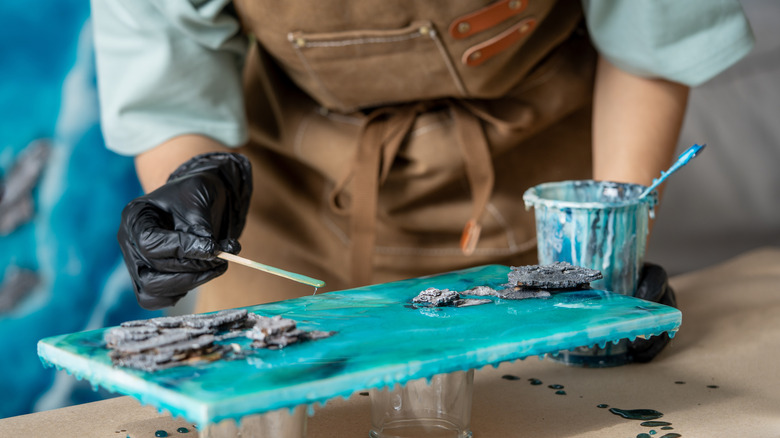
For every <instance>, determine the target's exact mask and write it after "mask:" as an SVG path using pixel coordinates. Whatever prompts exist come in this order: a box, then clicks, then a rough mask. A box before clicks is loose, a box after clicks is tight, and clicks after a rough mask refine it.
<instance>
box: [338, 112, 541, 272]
mask: <svg viewBox="0 0 780 438" xmlns="http://www.w3.org/2000/svg"><path fill="white" fill-rule="evenodd" d="M441 105H446V106H448V107H449V109H450V112H451V114H452V117H453V120H454V121H455V123H456V125H457V130H458V132H459V140H460V141H459V143H460V144H459V149H460V152H461V154H462V156H463V164H464V167H465V171H466V176H467V178H468V182H469V186H470V189H471V197H472V213H471V217H470V218H469V220H468V221H467V223H466V224H465V227H464V229H463V234H462V236H461V242H460V247H461V250H462V251H463V253H464V254H465V255H470V254H472V253H473V252H474V249H475V248H476V246H477V243H478V241H479V235H480V231H481V228H482V227H481V224H480V221H481V219H482V216H483V214H484V212H485V210H486V208H487V205H488V203H489V202H490V197H491V194H492V192H493V185H494V182H495V174H494V170H493V162H492V156H491V152H490V148H489V146H488V142H487V139H486V137H485V132H484V130H483V128H482V121H485V122H487V123H490V124H493V125H495V126H496V127H498V128H499V129H518V128H522V127H525V126H526V125H527V124H528V123H530V121H531V117H530V116H529V117H527V118H521V119H520V120H516V121H512V122H509V121H504V120H500V119H499V118H497V117H495V116H493V115H492V114H490V113H489V112H488V111H486V110H484V109H482V108H480V107H479V106H477V105H474V104H472V103H469V102H466V101H461V100H453V99H448V100H443V101H437V102H421V103H416V104H409V105H403V106H395V107H384V108H379V109H377V110H374V111H373V112H371V113H369V115H368V117H366V118H365V120H364V121H363V125H362V127H361V132H360V136H359V143H358V147H357V148H356V150H355V154H354V157H353V160H352V168H351V170H350V171H349V172H348V173H347V174H346V176H345V177H344V178H343V179H342V180H341V181H339V182H338V183H337V184H336V186H335V187H334V189H333V191H332V192H331V193H330V198H329V202H330V205H331V208H333V209H334V210H335V211H337V212H341V213H347V212H350V213H351V214H350V217H351V220H350V236H351V239H352V256H351V260H350V262H351V277H352V280H353V281H354V282H355V284H361V285H362V284H369V283H371V281H372V278H371V274H372V255H373V252H374V244H375V242H376V220H377V218H376V214H377V202H378V196H379V190H380V187H381V185H382V184H383V183H384V181H385V179H386V178H387V176H388V174H389V173H390V168H391V167H392V164H393V161H394V160H395V157H396V155H397V154H398V151H399V149H400V148H401V146H402V145H403V143H404V140H405V139H406V138H407V136H408V134H409V132H410V131H411V129H412V127H413V126H414V122H415V120H416V119H417V117H418V115H420V114H421V113H423V112H425V111H426V110H428V109H430V108H432V107H435V106H441ZM348 184H351V185H352V198H353V199H352V201H351V202H350V203H349V205H345V204H347V203H346V202H344V199H343V196H342V195H343V192H344V190H345V188H346V187H347V185H348Z"/></svg>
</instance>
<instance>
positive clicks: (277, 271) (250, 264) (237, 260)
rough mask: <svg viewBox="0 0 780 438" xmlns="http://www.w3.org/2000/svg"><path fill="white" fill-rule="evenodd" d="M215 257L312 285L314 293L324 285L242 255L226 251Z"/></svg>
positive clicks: (315, 280) (320, 281)
mask: <svg viewBox="0 0 780 438" xmlns="http://www.w3.org/2000/svg"><path fill="white" fill-rule="evenodd" d="M217 257H219V258H221V259H222V260H227V261H229V262H233V263H238V264H239V265H244V266H248V267H250V268H254V269H257V270H258V271H263V272H267V273H269V274H273V275H278V276H279V277H284V278H287V279H289V280H292V281H297V282H298V283H303V284H308V285H309V286H314V287H315V293H316V288H320V287H323V286H325V282H324V281H322V280H317V279H316V278H311V277H307V276H305V275H301V274H296V273H295V272H290V271H285V270H284V269H279V268H274V267H273V266H268V265H264V264H262V263H258V262H256V261H254V260H249V259H245V258H243V257H239V256H237V255H233V254H230V253H228V252H220V253H217Z"/></svg>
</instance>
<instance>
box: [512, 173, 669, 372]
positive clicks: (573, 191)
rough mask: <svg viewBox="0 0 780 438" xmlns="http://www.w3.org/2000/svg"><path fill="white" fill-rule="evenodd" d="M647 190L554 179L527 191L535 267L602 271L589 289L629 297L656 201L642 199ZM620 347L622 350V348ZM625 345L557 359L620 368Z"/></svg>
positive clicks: (653, 196) (563, 354) (571, 353)
mask: <svg viewBox="0 0 780 438" xmlns="http://www.w3.org/2000/svg"><path fill="white" fill-rule="evenodd" d="M645 188H646V187H645V186H642V185H639V184H627V183H616V182H610V181H593V180H578V181H557V182H549V183H543V184H539V185H537V186H534V187H531V188H530V189H528V190H526V192H525V193H524V194H523V201H524V202H525V206H526V208H527V209H530V208H532V207H533V209H534V214H535V216H536V237H537V250H538V257H539V263H540V264H550V263H554V262H568V263H571V264H573V265H577V266H584V267H586V268H590V269H597V270H599V271H601V273H602V275H603V276H604V278H602V279H601V280H597V281H595V282H593V283H591V287H592V288H594V289H602V290H607V291H610V292H614V293H619V294H622V295H629V296H633V295H634V293H635V291H636V287H637V283H638V281H639V273H640V272H641V269H642V263H643V262H644V256H645V245H646V240H647V234H648V230H649V220H650V219H652V218H653V214H654V207H655V204H656V202H657V195H656V194H655V193H653V194H651V195H650V196H647V197H645V198H643V199H640V198H639V194H640V193H642V192H643V191H644V189H645ZM621 344H622V346H621ZM625 345H626V342H625V341H621V342H620V343H618V344H617V345H615V344H608V345H606V346H605V347H604V348H599V347H595V348H579V349H576V350H572V351H565V352H561V353H560V354H559V355H558V360H559V361H562V362H565V363H571V364H574V365H582V366H590V367H604V366H615V365H621V364H624V363H626V362H627V361H628V358H627V357H625V356H626V355H625V352H626V348H625Z"/></svg>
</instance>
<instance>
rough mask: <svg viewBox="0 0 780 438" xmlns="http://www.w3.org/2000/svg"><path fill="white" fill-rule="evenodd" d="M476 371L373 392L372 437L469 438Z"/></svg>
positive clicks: (422, 380) (436, 377) (420, 380)
mask: <svg viewBox="0 0 780 438" xmlns="http://www.w3.org/2000/svg"><path fill="white" fill-rule="evenodd" d="M473 385H474V370H469V371H458V372H454V373H448V374H437V375H435V376H433V377H432V378H431V379H418V380H412V381H410V382H407V383H406V384H405V385H396V386H395V387H394V388H393V389H382V390H379V389H372V390H371V391H370V395H371V430H370V432H369V437H371V438H412V437H431V438H469V437H471V396H472V393H473Z"/></svg>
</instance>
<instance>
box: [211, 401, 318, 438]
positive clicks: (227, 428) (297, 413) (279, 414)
mask: <svg viewBox="0 0 780 438" xmlns="http://www.w3.org/2000/svg"><path fill="white" fill-rule="evenodd" d="M306 419H307V416H306V407H305V406H298V407H296V408H295V409H293V410H290V409H287V408H285V409H278V410H275V411H269V412H265V413H263V414H255V415H247V416H245V417H243V418H241V421H240V424H236V422H235V421H233V420H224V421H221V422H219V423H217V424H210V425H208V426H206V427H204V428H203V429H202V430H201V431H200V437H201V438H238V437H252V438H266V437H268V438H304V437H305V436H306Z"/></svg>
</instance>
